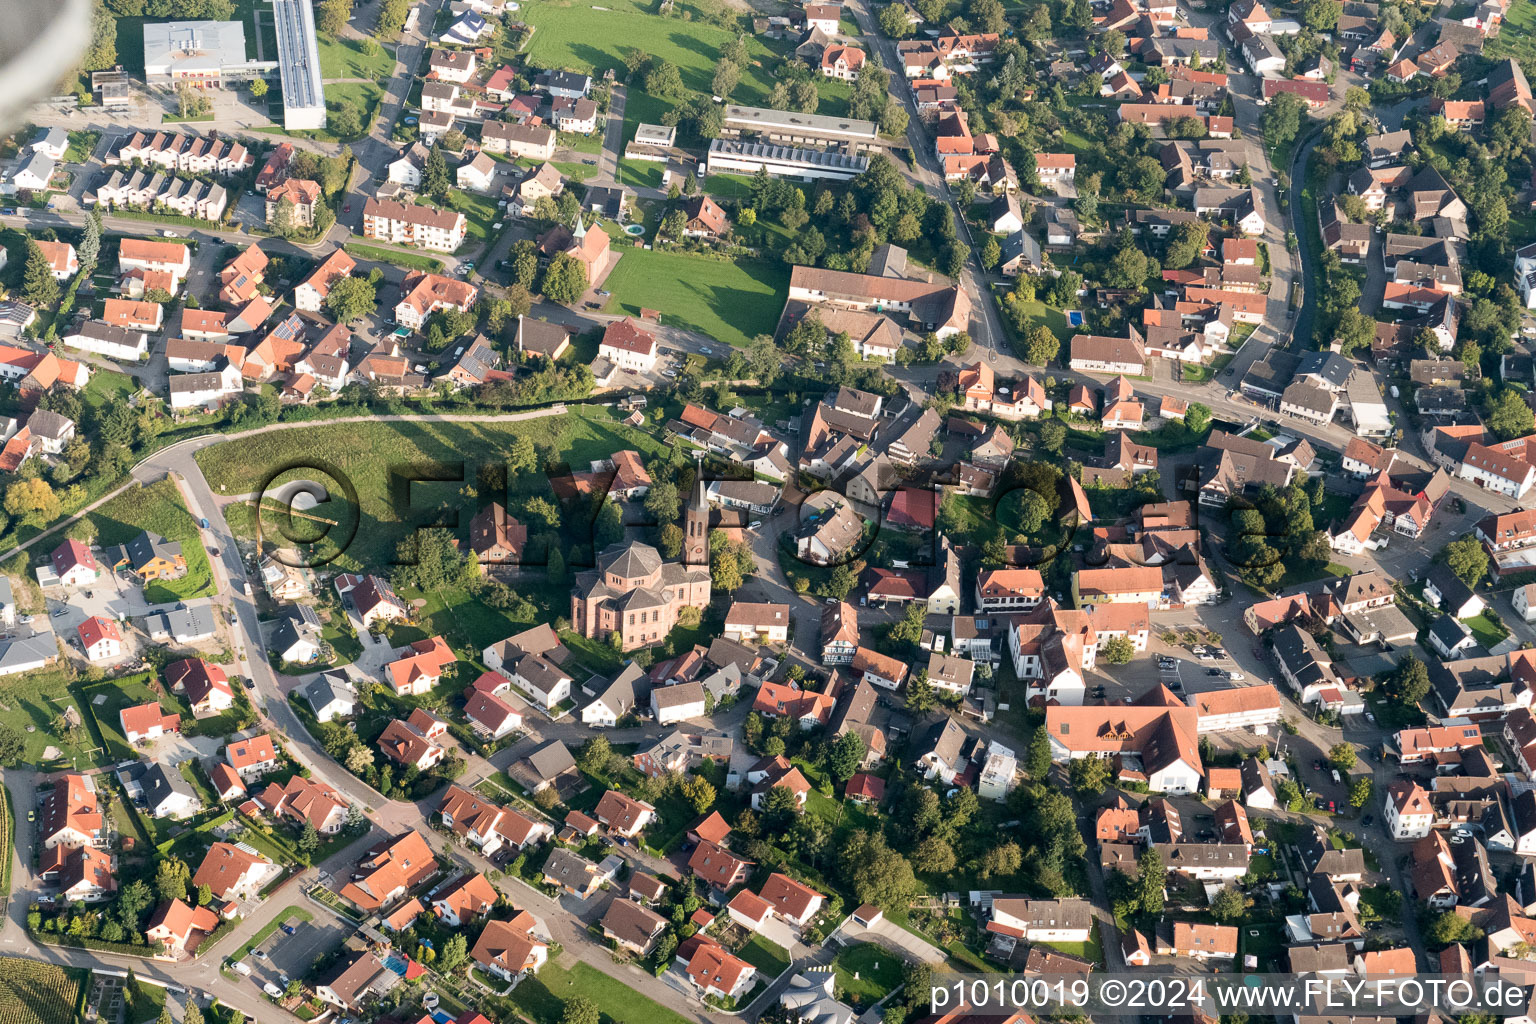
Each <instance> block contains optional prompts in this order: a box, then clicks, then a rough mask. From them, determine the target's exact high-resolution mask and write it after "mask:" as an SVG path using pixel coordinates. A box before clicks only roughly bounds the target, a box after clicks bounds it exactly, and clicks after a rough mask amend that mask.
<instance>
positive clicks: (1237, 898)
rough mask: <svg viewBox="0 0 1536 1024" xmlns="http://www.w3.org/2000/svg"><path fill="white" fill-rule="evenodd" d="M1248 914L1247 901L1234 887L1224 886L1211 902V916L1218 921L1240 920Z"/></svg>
mask: <svg viewBox="0 0 1536 1024" xmlns="http://www.w3.org/2000/svg"><path fill="white" fill-rule="evenodd" d="M1247 912H1248V900H1247V899H1246V898H1245V897H1244V896H1243V894H1242V891H1241V890H1239V889H1238V888H1237V887H1236V886H1232V885H1228V886H1225V887H1224V888H1223V889H1222V890H1221V891H1220V892H1218V893H1217V894H1216V896H1215V898H1214V899H1212V900H1211V916H1212V917H1214V918H1216V920H1218V921H1223V922H1231V921H1237V920H1240V919H1241V918H1242V917H1243V915H1245V914H1246V913H1247Z"/></svg>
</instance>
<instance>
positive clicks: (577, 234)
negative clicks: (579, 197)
mask: <svg viewBox="0 0 1536 1024" xmlns="http://www.w3.org/2000/svg"><path fill="white" fill-rule="evenodd" d="M586 237H587V223H586V218H585V217H583V216H582V215H581V210H579V209H578V210H577V211H576V223H575V224H573V225H571V238H573V239H574V240H575V241H576V243H577V244H578V245H580V244H581V241H582V239H584V238H586Z"/></svg>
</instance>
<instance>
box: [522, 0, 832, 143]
mask: <svg viewBox="0 0 1536 1024" xmlns="http://www.w3.org/2000/svg"><path fill="white" fill-rule="evenodd" d="M688 7H689V5H688V4H687V3H685V2H679V3H678V4H677V5H676V9H677V12H678V13H677V16H674V17H672V18H663V17H659V16H658V15H656V14H655V13H654V12H653V9H652V6H651V5H650V4H648V3H642V2H640V0H608V2H606V3H604V4H601V5H596V4H584V3H576V2H573V0H562V2H553V3H538V4H530V5H528V6H527V7H526V8H525V9H524V10H523V11H521V12H519V13H520V16H521V17H522V18H523V19H524V20H525V21H526V22H527V23H528V24H530V25H532V26H533V27H534V30H535V31H534V33H533V38H532V40H531V41H530V42H529V44H528V49H527V51H526V53H527V57H528V62H529V63H530V64H532V65H535V66H538V67H548V68H567V69H569V70H571V71H583V72H589V73H592V74H596V75H601V74H602V72H604V71H606V70H608V69H610V68H611V69H613V70H614V71H616V72H618V73H619V74H620V75H623V74H625V73H626V68H625V66H624V57H625V56H626V55H627V54H629V53H630V52H632V51H634V50H641V51H644V52H645V53H648V54H650V55H651V56H653V57H655V58H657V59H659V60H663V61H670V62H672V63H673V64H676V65H677V67H678V70H679V71H680V72H681V73H682V80H683V85H684V87H685V88H686V89H687V90H688V91H689V92H691V93H700V94H704V95H708V94H709V91H710V86H711V79H712V78H713V76H714V73H715V65H716V63H717V61H718V59H719V55H720V50H721V48H722V46H724V44H725V43H726V42H727V41H729V40H730V39H731V38H732V37H733V36H734V35H735V34H736V30H735V29H727V28H723V27H721V26H719V25H717V24H713V23H711V22H709V21H707V20H705V19H704V18H703V17H701V16H700V15H701V13H702V12H699V11H693V12H692V14H693V18H692V20H691V21H684V20H683V19H682V17H681V15H682V13H683V12H684V10H685V9H687V8H688ZM746 43H747V53H748V56H749V57H750V59H751V65H750V66H749V67H746V68H744V69H742V75H741V81H740V83H739V84H738V85H737V86H736V89H735V91H733V92H732V93H731V100H732V101H733V102H736V103H744V104H749V105H755V106H766V105H767V101H768V94H769V93H770V92H771V91H772V90H773V79H772V77H771V75H770V71H769V69H770V68H771V67H772V66H773V65H774V64H775V63H776V58H777V56H778V55H777V54H776V53H775V51H774V50H772V49H770V48H769V47H768V45H767V44H766V43H765V42H764V41H763V40H761V39H759V38H757V37H755V36H753V35H751V34H750V33H748V34H747V36H746ZM786 45H787V44H786ZM636 85H638V83H632V87H631V88H630V90H629V94H628V97H627V99H626V101H625V105H624V138H625V140H626V141H628V140H629V139H632V138H634V130H635V125H636V124H638V123H640V122H642V121H647V122H651V123H656V122H659V121H660V120H661V116H662V115H663V114H665V113H666V112H667V111H668V110H669V109H671V108H672V107H673V106H675V105H676V104H677V102H680V100H671V99H667V98H663V97H660V96H651V95H648V94H647V93H645V92H644V91H643V90H642V89H640V88H637V87H634V86H636ZM816 86H817V89H818V90H819V91H820V95H821V104H820V106H818V107H817V111H816V112H817V113H820V114H832V115H840V114H846V113H847V111H848V99H849V96H850V92H851V90H850V88H849V85H848V83H846V82H833V81H831V80H828V79H817V81H816Z"/></svg>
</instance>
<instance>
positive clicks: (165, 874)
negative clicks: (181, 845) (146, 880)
mask: <svg viewBox="0 0 1536 1024" xmlns="http://www.w3.org/2000/svg"><path fill="white" fill-rule="evenodd" d="M155 891H156V892H158V893H159V894H160V898H161V899H162V900H184V899H186V898H187V866H186V865H185V864H183V863H182V862H181V861H179V860H162V861H161V862H160V867H159V868H157V869H156V871H155Z"/></svg>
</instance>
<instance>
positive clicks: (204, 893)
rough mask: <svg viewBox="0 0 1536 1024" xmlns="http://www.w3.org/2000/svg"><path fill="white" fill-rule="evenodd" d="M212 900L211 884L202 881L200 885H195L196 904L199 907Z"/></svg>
mask: <svg viewBox="0 0 1536 1024" xmlns="http://www.w3.org/2000/svg"><path fill="white" fill-rule="evenodd" d="M212 902H213V886H211V885H209V884H208V883H207V882H204V883H203V884H202V885H200V886H198V887H197V905H198V906H200V907H206V906H207V905H208V904H210V903H212Z"/></svg>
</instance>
